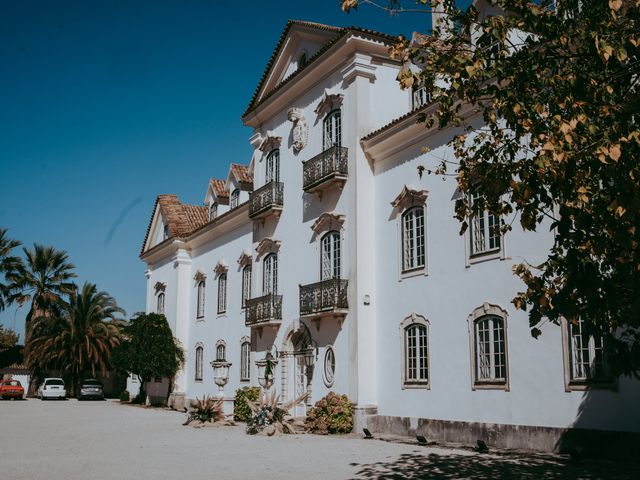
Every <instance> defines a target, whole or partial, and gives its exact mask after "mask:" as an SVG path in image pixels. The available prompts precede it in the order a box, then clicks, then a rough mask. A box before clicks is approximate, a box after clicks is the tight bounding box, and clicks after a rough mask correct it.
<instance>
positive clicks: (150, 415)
mask: <svg viewBox="0 0 640 480" xmlns="http://www.w3.org/2000/svg"><path fill="white" fill-rule="evenodd" d="M184 419H185V415H184V414H180V413H177V412H171V411H167V410H157V409H147V408H141V407H135V406H130V405H121V404H119V403H118V402H115V401H106V402H78V401H76V400H68V401H47V402H42V401H39V400H35V399H30V400H27V401H4V402H0V433H1V435H0V478H10V479H13V480H21V479H30V480H37V479H65V480H73V479H84V480H101V479H105V480H107V479H108V480H128V479H132V480H146V479H149V480H156V479H180V480H186V479H198V480H205V479H214V478H215V479H225V480H227V479H261V480H264V479H269V478H277V479H281V480H286V479H296V480H307V479H325V480H329V479H365V478H375V479H402V478H416V479H427V478H473V479H474V480H478V479H492V480H493V479H507V478H509V479H510V478H521V479H532V480H533V479H536V480H539V479H541V478H544V479H556V478H557V479H561V478H562V479H566V478H584V479H595V478H640V470H637V469H635V467H634V466H630V465H627V466H625V469H622V468H621V466H620V465H619V464H615V463H608V462H606V463H605V462H601V463H589V464H573V463H570V462H568V461H566V460H564V459H559V458H557V457H549V456H537V455H529V454H527V455H520V456H516V455H501V454H497V455H479V454H476V453H474V452H470V451H464V450H450V449H435V448H425V447H419V446H417V445H415V444H414V445H409V444H403V443H396V442H385V441H379V440H363V439H360V438H358V436H356V435H352V436H346V437H329V436H317V435H288V436H282V437H273V438H267V437H261V436H249V435H246V434H245V433H244V427H243V426H242V425H239V426H237V427H225V428H200V429H194V428H189V427H183V426H182V425H181V423H182V422H183V421H184ZM623 470H624V471H623ZM631 470H633V471H631Z"/></svg>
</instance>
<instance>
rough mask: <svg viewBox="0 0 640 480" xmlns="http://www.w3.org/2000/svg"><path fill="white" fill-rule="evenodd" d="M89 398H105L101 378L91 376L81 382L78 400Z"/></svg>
mask: <svg viewBox="0 0 640 480" xmlns="http://www.w3.org/2000/svg"><path fill="white" fill-rule="evenodd" d="M87 398H95V399H97V400H104V392H103V391H102V383H101V382H100V380H96V379H95V378H89V379H87V380H83V381H82V383H81V384H80V393H78V400H85V399H87Z"/></svg>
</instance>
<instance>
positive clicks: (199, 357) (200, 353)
mask: <svg viewBox="0 0 640 480" xmlns="http://www.w3.org/2000/svg"><path fill="white" fill-rule="evenodd" d="M193 363H194V374H193V381H194V382H196V383H202V382H203V381H204V344H203V343H202V342H198V343H196V348H195V361H194V362H193Z"/></svg>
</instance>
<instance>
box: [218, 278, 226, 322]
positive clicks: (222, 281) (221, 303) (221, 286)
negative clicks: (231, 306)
mask: <svg viewBox="0 0 640 480" xmlns="http://www.w3.org/2000/svg"><path fill="white" fill-rule="evenodd" d="M226 311H227V274H226V273H221V274H220V276H219V277H218V313H224V312H226Z"/></svg>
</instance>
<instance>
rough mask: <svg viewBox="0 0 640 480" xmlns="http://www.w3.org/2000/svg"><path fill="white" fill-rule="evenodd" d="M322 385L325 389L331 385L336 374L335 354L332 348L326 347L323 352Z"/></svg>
mask: <svg viewBox="0 0 640 480" xmlns="http://www.w3.org/2000/svg"><path fill="white" fill-rule="evenodd" d="M323 370H324V371H323V373H324V384H325V385H326V386H327V387H331V386H332V385H333V381H334V379H335V373H336V354H335V352H334V351H333V347H332V346H330V345H328V346H327V348H326V349H325V352H324V369H323Z"/></svg>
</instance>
